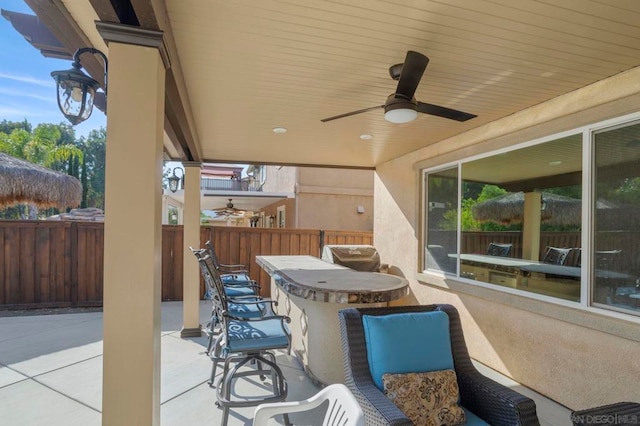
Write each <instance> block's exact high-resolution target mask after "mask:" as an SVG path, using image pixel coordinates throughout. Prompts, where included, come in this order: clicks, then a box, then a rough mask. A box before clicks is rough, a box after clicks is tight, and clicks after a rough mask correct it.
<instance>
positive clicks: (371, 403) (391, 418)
mask: <svg viewBox="0 0 640 426" xmlns="http://www.w3.org/2000/svg"><path fill="white" fill-rule="evenodd" d="M347 382H349V380H348V379H347ZM347 387H348V388H349V389H351V391H352V393H353V394H354V396H355V397H356V400H357V401H358V403H359V404H360V407H361V408H362V412H363V413H364V418H365V424H366V425H385V426H386V425H393V426H404V425H406V426H412V425H413V422H412V421H411V420H409V418H408V417H407V416H405V414H404V413H403V412H402V411H400V409H399V408H398V407H397V406H396V405H395V404H394V403H393V402H391V400H390V399H389V398H388V397H387V396H386V395H385V394H384V393H382V392H381V391H380V390H379V389H378V388H377V387H376V386H375V385H374V384H373V382H370V383H369V384H367V383H357V382H353V383H347Z"/></svg>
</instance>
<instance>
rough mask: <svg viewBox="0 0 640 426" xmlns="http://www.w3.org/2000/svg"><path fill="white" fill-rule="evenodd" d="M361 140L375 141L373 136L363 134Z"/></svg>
mask: <svg viewBox="0 0 640 426" xmlns="http://www.w3.org/2000/svg"><path fill="white" fill-rule="evenodd" d="M360 139H362V140H363V141H369V140H371V139H373V136H371V135H367V134H363V135H360Z"/></svg>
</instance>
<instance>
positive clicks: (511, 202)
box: [472, 192, 582, 225]
mask: <svg viewBox="0 0 640 426" xmlns="http://www.w3.org/2000/svg"><path fill="white" fill-rule="evenodd" d="M543 206H544V208H542V207H543ZM540 207H541V209H542V210H541V211H540V215H541V220H542V221H543V222H545V223H550V224H553V225H579V224H580V223H581V221H582V202H581V200H578V199H576V198H570V197H564V196H562V195H556V194H551V193H548V192H543V193H542V206H540ZM472 213H473V218H474V219H476V220H479V221H481V222H496V223H502V224H510V223H519V222H522V219H523V216H524V193H523V192H510V193H507V194H504V195H501V196H499V197H496V198H492V199H490V200H487V201H483V202H481V203H478V204H476V205H475V206H473V207H472Z"/></svg>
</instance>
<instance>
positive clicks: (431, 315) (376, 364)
mask: <svg viewBox="0 0 640 426" xmlns="http://www.w3.org/2000/svg"><path fill="white" fill-rule="evenodd" d="M338 319H339V322H340V336H341V339H342V354H343V361H344V362H343V365H344V374H345V384H346V385H347V387H348V388H349V389H350V390H351V392H352V393H353V395H354V396H355V398H356V400H357V401H358V403H359V404H360V407H361V408H362V411H363V412H364V417H365V424H368V425H369V424H371V425H410V424H413V423H412V422H411V420H410V418H409V417H408V416H407V415H405V413H404V412H403V411H401V410H400V409H399V408H398V406H397V405H395V404H394V403H393V402H392V401H391V399H390V398H389V397H388V396H387V394H385V392H384V389H385V383H384V382H385V381H387V383H386V384H387V385H388V384H389V382H388V380H389V374H396V376H395V377H396V378H397V377H398V375H401V374H405V373H419V375H420V374H422V375H425V373H426V375H429V372H431V373H435V374H436V375H438V374H442V373H443V372H444V373H446V374H448V375H449V376H451V371H450V370H453V371H454V372H455V379H454V380H456V381H457V387H458V389H459V392H458V395H455V393H454V394H453V395H451V394H449V395H447V398H449V399H452V400H453V403H455V404H456V405H458V406H461V408H462V409H463V410H464V413H465V416H466V422H467V424H474V425H476V424H491V425H494V426H514V425H531V426H539V425H540V423H539V421H538V417H537V414H536V405H535V402H534V401H533V400H532V399H530V398H528V397H525V396H523V395H521V394H519V393H517V392H516V391H514V390H512V389H510V388H508V387H506V386H504V385H502V384H499V383H497V382H495V381H493V380H491V379H489V378H488V377H486V376H483V375H482V374H481V373H480V372H479V371H478V370H477V369H476V368H475V366H474V365H473V363H472V362H471V359H470V358H469V353H468V351H467V346H466V344H465V341H464V336H463V333H462V326H461V323H460V317H459V315H458V311H457V310H456V309H455V308H454V307H453V306H451V305H421V306H396V307H382V308H349V309H343V310H341V311H340V312H339V313H338ZM412 376H415V375H412ZM405 377H406V376H405ZM392 380H394V378H393V377H392ZM434 388H437V387H434ZM387 389H388V387H387ZM400 393H403V394H404V395H409V394H410V392H408V391H406V388H405V389H404V390H403V391H402V392H400V391H399V392H397V394H400ZM389 396H392V395H389ZM456 397H458V398H456ZM436 399H440V395H432V396H431V401H434V400H436ZM396 401H397V399H396ZM410 402H414V403H415V402H417V401H410ZM425 409H426V408H425ZM426 410H427V411H428V410H429V409H426ZM422 412H423V413H424V410H423V411H422ZM440 413H442V412H440Z"/></svg>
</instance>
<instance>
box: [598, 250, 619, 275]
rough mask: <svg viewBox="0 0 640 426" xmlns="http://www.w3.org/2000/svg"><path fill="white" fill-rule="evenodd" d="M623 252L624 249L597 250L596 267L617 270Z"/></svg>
mask: <svg viewBox="0 0 640 426" xmlns="http://www.w3.org/2000/svg"><path fill="white" fill-rule="evenodd" d="M621 253H622V250H596V269H602V270H606V271H612V270H615V269H616V264H617V263H618V262H619V260H620V257H621V255H620V254H621Z"/></svg>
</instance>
